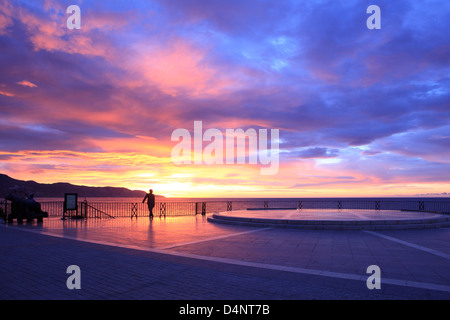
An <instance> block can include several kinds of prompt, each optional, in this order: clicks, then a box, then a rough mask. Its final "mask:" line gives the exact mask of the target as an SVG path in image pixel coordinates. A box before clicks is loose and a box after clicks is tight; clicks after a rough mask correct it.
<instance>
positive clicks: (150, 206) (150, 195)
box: [142, 189, 155, 218]
mask: <svg viewBox="0 0 450 320" xmlns="http://www.w3.org/2000/svg"><path fill="white" fill-rule="evenodd" d="M146 199H148V200H147V205H148V211H149V216H148V217H149V218H153V208H154V207H155V195H154V194H153V190H152V189H150V193H147V194H146V195H145V197H144V200H142V203H144V202H145V200H146Z"/></svg>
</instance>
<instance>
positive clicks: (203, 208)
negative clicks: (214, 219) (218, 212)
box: [202, 202, 206, 216]
mask: <svg viewBox="0 0 450 320" xmlns="http://www.w3.org/2000/svg"><path fill="white" fill-rule="evenodd" d="M205 214H206V202H202V216H204V215H205Z"/></svg>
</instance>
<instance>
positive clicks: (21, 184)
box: [0, 174, 163, 198]
mask: <svg viewBox="0 0 450 320" xmlns="http://www.w3.org/2000/svg"><path fill="white" fill-rule="evenodd" d="M31 193H33V194H34V195H35V197H39V198H62V197H64V193H78V196H79V197H129V198H132V197H137V198H139V197H144V196H145V194H146V193H145V192H144V191H141V190H130V189H127V188H119V187H90V186H80V185H74V184H71V183H66V182H58V183H51V184H45V183H38V182H35V181H24V180H16V179H13V178H11V177H9V176H7V175H5V174H0V198H4V197H6V196H7V195H8V194H15V195H18V196H25V195H26V194H31ZM159 197H163V196H159Z"/></svg>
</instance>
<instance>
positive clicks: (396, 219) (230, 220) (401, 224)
mask: <svg viewBox="0 0 450 320" xmlns="http://www.w3.org/2000/svg"><path fill="white" fill-rule="evenodd" d="M208 221H210V222H214V223H224V224H232V225H242V226H254V227H277V228H297V229H324V230H325V229H326V230H400V229H428V228H441V227H449V226H450V215H446V214H439V213H430V212H416V211H399V210H358V209H342V210H337V209H336V210H330V209H302V210H295V209H248V210H237V211H230V212H221V213H215V214H213V215H212V216H210V217H208Z"/></svg>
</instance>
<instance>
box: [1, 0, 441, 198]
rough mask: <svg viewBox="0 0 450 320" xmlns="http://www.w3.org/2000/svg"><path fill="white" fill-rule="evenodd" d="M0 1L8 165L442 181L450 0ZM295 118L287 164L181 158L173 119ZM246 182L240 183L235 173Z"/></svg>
mask: <svg viewBox="0 0 450 320" xmlns="http://www.w3.org/2000/svg"><path fill="white" fill-rule="evenodd" d="M71 4H77V5H79V6H80V8H81V15H82V20H81V21H82V24H81V29H79V30H69V29H68V28H67V27H66V19H67V18H68V16H69V15H68V14H67V13H66V9H67V7H66V5H68V4H63V3H62V2H61V1H54V0H45V1H44V0H41V1H32V2H30V1H14V2H11V1H6V0H0V47H1V48H2V49H1V52H0V171H1V172H2V173H6V174H9V175H11V176H13V177H15V178H23V179H34V180H37V181H43V182H55V181H63V180H64V181H66V180H68V177H70V180H71V182H76V183H85V184H91V185H118V186H125V187H130V188H140V189H144V190H146V189H148V185H149V184H152V185H153V186H155V189H156V188H159V190H162V191H161V192H164V193H165V194H166V195H177V196H206V195H210V196H228V195H231V194H233V196H256V195H258V196H266V195H267V196H269V195H270V196H304V195H310V196H331V195H349V196H351V195H400V194H405V195H407V194H442V193H443V192H447V191H448V190H442V189H443V188H445V185H446V184H448V183H449V182H450V178H447V177H448V174H446V173H447V172H448V170H449V165H450V164H449V161H448V159H449V156H450V154H449V150H450V148H449V147H450V140H449V136H450V129H449V123H450V107H449V106H450V76H449V74H450V58H449V57H450V42H449V41H448V30H447V29H448V19H449V16H450V3H449V2H448V1H444V0H442V1H439V0H438V1H431V0H430V1H415V0H402V1H395V2H393V1H386V0H380V1H378V2H377V3H376V4H377V5H378V6H380V8H381V12H382V15H381V17H382V24H381V26H382V28H381V29H380V30H369V29H368V28H367V27H366V19H367V18H368V14H367V13H366V9H367V7H368V6H369V5H370V4H372V3H369V2H367V1H362V0H361V1H332V0H324V1H268V0H267V1H237V0H236V1H235V0H230V1H222V0H211V1H200V0H198V1H197V0H195V1H185V0H161V1H157V0H154V1H143V0H142V1H141V0H138V1H132V2H130V1H112V2H106V1H93V0H84V1H74V2H73V3H71ZM196 120H201V121H203V125H204V129H205V130H206V129H208V128H216V129H219V130H224V129H228V128H229V129H236V128H242V129H248V128H255V129H260V128H267V129H280V170H279V172H278V174H277V175H274V176H270V177H264V178H262V177H261V175H260V174H259V173H260V170H259V167H258V166H256V165H234V166H233V165H223V166H220V165H213V166H207V165H191V166H190V165H185V166H177V165H175V164H173V163H172V161H171V158H170V155H171V150H172V148H173V146H174V143H173V142H172V141H171V134H172V132H173V131H174V130H175V129H178V128H185V129H187V130H190V131H192V130H193V124H194V121H196ZM238 186H239V187H238Z"/></svg>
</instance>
